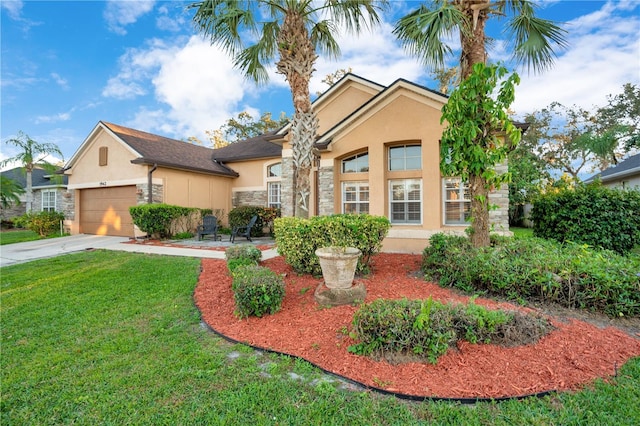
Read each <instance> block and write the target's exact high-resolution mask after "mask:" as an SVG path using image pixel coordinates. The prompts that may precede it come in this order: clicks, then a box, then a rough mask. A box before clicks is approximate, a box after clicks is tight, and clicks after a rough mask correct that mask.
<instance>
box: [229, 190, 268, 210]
mask: <svg viewBox="0 0 640 426" xmlns="http://www.w3.org/2000/svg"><path fill="white" fill-rule="evenodd" d="M266 205H267V191H236V192H234V193H233V207H234V208H235V207H241V206H266Z"/></svg>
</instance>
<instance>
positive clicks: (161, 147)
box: [101, 121, 238, 177]
mask: <svg viewBox="0 0 640 426" xmlns="http://www.w3.org/2000/svg"><path fill="white" fill-rule="evenodd" d="M101 123H102V124H103V125H104V126H105V127H107V128H108V129H109V130H111V131H112V132H113V133H114V134H115V135H116V136H118V138H120V139H121V140H122V141H123V142H125V143H126V144H127V145H129V146H130V147H131V148H133V150H134V151H136V152H137V153H139V154H140V158H137V159H135V160H133V161H132V162H133V163H135V164H158V165H159V166H163V167H171V168H177V169H183V170H190V171H197V172H204V173H211V174H216V175H221V176H229V177H237V176H238V173H236V172H235V171H234V170H232V169H230V168H229V167H226V166H225V165H223V164H220V163H218V162H216V161H214V159H213V157H212V153H213V150H212V149H211V148H207V147H204V146H200V145H194V144H191V143H188V142H183V141H179V140H177V139H170V138H165V137H163V136H158V135H154V134H152V133H147V132H143V131H141V130H135V129H131V128H128V127H124V126H120V125H118V124H113V123H107V122H104V121H101Z"/></svg>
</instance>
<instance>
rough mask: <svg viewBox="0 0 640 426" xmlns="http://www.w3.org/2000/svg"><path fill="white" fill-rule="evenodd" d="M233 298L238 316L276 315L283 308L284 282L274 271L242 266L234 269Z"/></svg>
mask: <svg viewBox="0 0 640 426" xmlns="http://www.w3.org/2000/svg"><path fill="white" fill-rule="evenodd" d="M232 275H233V282H232V284H231V288H232V289H233V297H234V299H235V302H236V311H235V313H236V315H237V316H238V317H239V318H246V317H249V316H256V317H262V316H263V315H265V314H275V313H276V312H278V311H279V310H280V308H281V307H282V301H283V300H284V295H285V286H284V280H283V279H282V277H281V276H279V275H277V274H276V273H275V272H273V271H272V270H270V269H268V268H265V267H262V266H258V265H241V266H238V267H237V268H235V269H234V271H233V273H232Z"/></svg>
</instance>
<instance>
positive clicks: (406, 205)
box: [388, 178, 424, 225]
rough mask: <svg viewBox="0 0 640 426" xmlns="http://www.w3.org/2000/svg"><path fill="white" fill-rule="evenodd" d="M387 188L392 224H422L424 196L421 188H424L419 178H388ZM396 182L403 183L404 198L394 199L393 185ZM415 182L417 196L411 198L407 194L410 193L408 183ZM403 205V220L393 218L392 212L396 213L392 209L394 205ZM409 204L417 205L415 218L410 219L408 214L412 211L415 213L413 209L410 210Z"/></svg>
mask: <svg viewBox="0 0 640 426" xmlns="http://www.w3.org/2000/svg"><path fill="white" fill-rule="evenodd" d="M388 182H389V183H388V190H389V206H388V208H389V221H390V222H391V223H392V224H393V225H422V223H423V219H424V218H423V208H424V197H423V189H424V185H423V182H422V179H421V178H396V179H389V180H388ZM398 182H402V183H403V186H404V188H403V193H404V198H403V199H402V200H396V199H394V190H393V186H394V183H398ZM414 183H417V184H418V185H419V187H418V195H419V198H418V199H411V198H410V196H409V194H410V193H411V191H412V190H411V188H410V185H412V184H414ZM401 204H402V205H404V209H403V215H404V219H403V220H397V219H395V218H394V214H396V211H394V206H397V205H401ZM411 204H417V205H418V209H417V214H418V215H419V218H418V219H417V220H416V219H414V220H411V219H410V217H409V216H410V215H411V214H412V213H415V211H413V212H412V211H411V209H410V208H409V206H410V205H411Z"/></svg>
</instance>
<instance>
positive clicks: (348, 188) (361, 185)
mask: <svg viewBox="0 0 640 426" xmlns="http://www.w3.org/2000/svg"><path fill="white" fill-rule="evenodd" d="M342 213H353V214H360V213H369V182H342Z"/></svg>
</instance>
